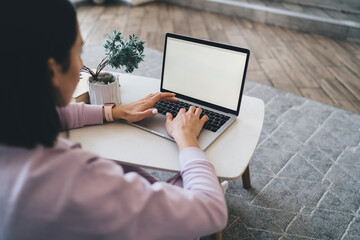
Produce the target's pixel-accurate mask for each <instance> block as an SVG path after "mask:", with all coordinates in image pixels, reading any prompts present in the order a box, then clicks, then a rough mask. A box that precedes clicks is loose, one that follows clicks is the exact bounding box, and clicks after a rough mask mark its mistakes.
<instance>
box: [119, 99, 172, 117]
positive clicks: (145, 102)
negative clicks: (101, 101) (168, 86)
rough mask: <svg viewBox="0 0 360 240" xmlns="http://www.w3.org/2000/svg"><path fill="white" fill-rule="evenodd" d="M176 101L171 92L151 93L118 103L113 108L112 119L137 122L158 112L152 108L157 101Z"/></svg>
mask: <svg viewBox="0 0 360 240" xmlns="http://www.w3.org/2000/svg"><path fill="white" fill-rule="evenodd" d="M162 100H167V101H177V99H176V98H175V94H173V93H153V94H149V95H148V96H146V97H144V98H142V99H140V100H137V101H135V102H132V103H128V104H124V105H118V106H115V107H114V108H113V117H114V119H124V120H126V121H128V122H137V121H140V120H142V119H144V118H146V117H152V116H154V115H156V114H157V113H158V111H157V109H155V108H153V107H154V105H155V103H157V102H158V101H162Z"/></svg>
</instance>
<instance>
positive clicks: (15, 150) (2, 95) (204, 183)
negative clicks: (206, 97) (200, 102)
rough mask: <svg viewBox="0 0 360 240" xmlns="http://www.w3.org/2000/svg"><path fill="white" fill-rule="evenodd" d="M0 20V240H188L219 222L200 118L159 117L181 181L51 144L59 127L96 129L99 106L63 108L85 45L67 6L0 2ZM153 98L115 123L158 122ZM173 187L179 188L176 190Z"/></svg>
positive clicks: (36, 0)
mask: <svg viewBox="0 0 360 240" xmlns="http://www.w3.org/2000/svg"><path fill="white" fill-rule="evenodd" d="M3 10H4V11H3V12H4V13H5V14H4V15H2V16H1V19H0V20H1V29H2V30H3V32H2V34H3V36H4V37H3V38H2V40H1V41H2V42H1V43H2V44H1V57H2V60H1V61H2V67H3V69H4V70H3V75H2V79H1V90H0V91H1V92H0V100H1V102H2V105H3V108H2V113H3V114H2V116H1V118H0V119H1V120H0V121H1V122H0V183H1V185H0V239H45V238H46V239H87V240H88V239H194V238H197V237H199V236H202V235H207V234H210V233H212V232H216V231H218V230H220V229H222V228H223V227H224V226H225V225H226V221H227V209H226V204H225V200H224V196H223V190H222V188H221V187H220V185H219V184H218V180H217V177H216V175H215V171H214V168H213V166H212V165H211V163H210V162H209V161H208V160H207V158H206V156H205V154H204V153H203V152H202V151H201V150H200V149H199V146H198V142H197V136H198V134H199V132H200V130H201V128H202V126H203V124H204V123H205V121H206V120H207V117H206V116H204V117H203V118H201V119H199V116H200V113H201V109H196V108H195V107H191V108H190V109H189V110H188V111H187V112H186V111H185V110H184V109H182V110H180V112H179V114H178V115H177V117H176V118H173V117H172V115H171V114H169V115H168V116H167V122H166V127H167V130H168V132H169V134H170V135H171V136H172V137H173V138H174V139H175V141H176V143H177V145H178V148H179V161H180V166H181V177H180V178H173V179H171V181H169V182H159V181H157V180H156V179H155V178H153V177H151V176H149V175H147V174H146V173H145V172H144V171H142V170H140V169H138V168H134V167H129V166H121V165H119V164H116V163H115V162H114V161H110V160H106V159H103V158H101V157H100V156H97V155H95V154H92V153H90V152H86V151H84V150H82V149H81V147H80V146H79V144H73V143H71V142H69V141H67V140H65V139H62V138H58V133H59V131H60V130H61V129H62V128H64V127H66V128H74V127H82V126H84V125H90V124H102V123H103V121H104V120H105V117H104V110H103V107H102V106H92V105H85V104H70V105H69V102H70V99H71V96H72V93H73V91H74V89H75V87H76V84H77V82H78V78H79V72H80V68H81V66H82V64H83V63H82V60H81V58H80V52H81V48H82V45H83V40H82V38H81V35H80V31H79V25H78V23H77V20H76V12H75V9H74V8H73V6H72V5H71V3H69V2H68V0H52V1H48V0H33V1H28V0H19V1H16V2H15V3H6V6H5V7H4V9H3ZM159 100H170V101H176V99H175V97H174V95H173V94H169V93H161V94H160V93H156V94H151V95H149V96H147V97H145V98H144V99H141V100H139V101H136V102H134V103H131V104H127V105H121V106H116V107H115V108H113V110H112V115H113V118H115V119H125V120H127V121H138V120H140V119H143V118H145V117H151V116H153V115H154V114H156V113H157V112H156V110H155V109H153V105H154V104H155V103H156V102H157V101H159ZM179 186H181V187H179Z"/></svg>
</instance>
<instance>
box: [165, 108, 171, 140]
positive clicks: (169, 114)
mask: <svg viewBox="0 0 360 240" xmlns="http://www.w3.org/2000/svg"><path fill="white" fill-rule="evenodd" d="M172 121H173V115H172V114H171V113H166V122H165V127H166V130H167V131H168V133H169V135H170V136H172V134H171V132H172V126H171V124H172Z"/></svg>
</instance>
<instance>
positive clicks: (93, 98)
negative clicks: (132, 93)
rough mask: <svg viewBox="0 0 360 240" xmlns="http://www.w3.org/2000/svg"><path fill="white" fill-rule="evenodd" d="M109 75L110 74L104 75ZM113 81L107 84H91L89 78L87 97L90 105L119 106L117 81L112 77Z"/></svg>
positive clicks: (118, 85)
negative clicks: (111, 104) (110, 104)
mask: <svg viewBox="0 0 360 240" xmlns="http://www.w3.org/2000/svg"><path fill="white" fill-rule="evenodd" d="M104 74H110V73H104ZM113 77H114V79H115V81H114V82H112V83H109V84H101V83H100V84H99V83H97V82H93V81H92V79H91V78H90V77H89V95H90V103H91V104H94V105H102V104H104V103H115V104H116V105H119V104H121V98H120V84H119V79H118V77H116V76H115V75H113Z"/></svg>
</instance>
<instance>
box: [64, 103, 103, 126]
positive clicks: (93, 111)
mask: <svg viewBox="0 0 360 240" xmlns="http://www.w3.org/2000/svg"><path fill="white" fill-rule="evenodd" d="M58 113H59V117H60V122H61V126H63V128H64V129H72V128H79V127H83V126H85V125H94V124H102V123H103V117H102V106H101V105H89V104H84V103H70V104H69V105H67V106H66V107H61V108H58Z"/></svg>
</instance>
